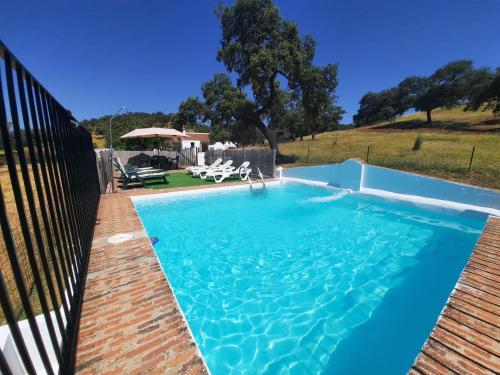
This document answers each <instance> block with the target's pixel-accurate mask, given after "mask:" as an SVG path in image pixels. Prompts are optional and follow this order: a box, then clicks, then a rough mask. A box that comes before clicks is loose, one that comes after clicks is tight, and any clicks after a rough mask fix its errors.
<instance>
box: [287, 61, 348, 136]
mask: <svg viewBox="0 0 500 375" xmlns="http://www.w3.org/2000/svg"><path fill="white" fill-rule="evenodd" d="M337 84H338V81H337V65H336V64H329V65H326V66H325V67H322V68H320V67H314V66H310V67H307V68H305V69H302V72H301V77H300V84H299V85H298V86H297V87H296V89H295V92H296V94H297V96H298V97H300V101H301V104H302V108H303V109H304V116H305V121H306V123H307V125H308V127H309V132H310V134H311V135H312V139H313V140H314V137H315V135H316V133H317V132H318V131H319V130H321V127H322V124H323V122H324V121H325V119H327V118H328V114H329V115H330V117H331V116H340V118H341V113H340V112H338V111H334V110H333V108H334V107H333V103H334V101H335V99H336V96H335V89H336V88H337ZM340 118H339V119H338V120H340ZM332 120H334V121H335V120H336V119H332Z"/></svg>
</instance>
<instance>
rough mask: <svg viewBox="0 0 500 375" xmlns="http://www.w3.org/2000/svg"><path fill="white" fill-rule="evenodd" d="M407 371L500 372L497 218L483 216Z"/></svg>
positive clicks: (499, 230)
mask: <svg viewBox="0 0 500 375" xmlns="http://www.w3.org/2000/svg"><path fill="white" fill-rule="evenodd" d="M409 373H410V374H498V373H500V218H494V217H490V219H489V220H488V223H487V225H486V227H485V229H484V231H483V233H482V235H481V237H480V239H479V241H478V243H477V245H476V248H475V249H474V252H473V253H472V255H471V257H470V258H469V262H468V264H467V266H466V267H465V269H464V271H463V272H462V275H461V276H460V279H459V280H458V283H457V284H456V285H455V289H454V290H453V292H452V293H451V295H450V298H449V300H448V302H447V304H446V307H445V308H444V310H443V312H442V313H441V316H440V317H439V320H438V322H437V323H436V326H435V327H434V329H433V331H432V332H431V334H430V336H429V338H428V339H427V341H426V343H425V344H424V346H423V348H422V351H421V352H420V354H419V356H418V357H417V359H416V361H415V363H414V364H413V367H412V368H411V370H410V372H409Z"/></svg>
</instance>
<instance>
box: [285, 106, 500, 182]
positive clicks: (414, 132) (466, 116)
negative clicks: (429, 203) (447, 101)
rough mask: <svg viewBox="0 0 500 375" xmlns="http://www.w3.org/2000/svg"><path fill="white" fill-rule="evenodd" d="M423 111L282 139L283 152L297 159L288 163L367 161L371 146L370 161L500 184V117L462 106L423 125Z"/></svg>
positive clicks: (422, 171)
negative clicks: (387, 120)
mask: <svg viewBox="0 0 500 375" xmlns="http://www.w3.org/2000/svg"><path fill="white" fill-rule="evenodd" d="M433 114H434V113H433ZM422 116H423V115H422V114H420V113H418V114H413V115H410V116H406V117H403V118H401V119H398V120H397V121H395V122H393V123H381V124H376V125H370V126H367V127H363V128H358V129H352V130H344V131H336V132H327V133H322V134H319V135H317V136H316V139H315V140H314V141H313V140H312V139H311V137H305V138H304V140H303V141H295V142H291V143H285V144H281V145H280V152H281V153H282V154H284V155H286V156H290V157H291V158H292V159H294V160H295V162H294V163H291V164H283V166H284V167H287V166H288V167H293V166H299V165H308V164H322V163H337V162H341V161H343V160H346V159H349V158H360V159H364V160H366V159H367V153H368V146H370V155H369V157H368V162H369V163H370V164H375V165H380V166H384V167H389V168H395V169H400V170H405V171H410V172H415V173H422V174H426V175H430V176H434V177H438V178H444V179H449V180H455V181H459V182H465V183H468V184H472V185H478V186H484V187H489V188H494V189H500V151H499V150H500V117H498V116H497V117H495V116H493V115H492V114H491V113H487V112H486V113H484V112H477V113H470V112H466V113H464V112H462V111H461V109H459V108H458V109H453V110H449V111H446V110H437V111H436V113H435V114H434V119H435V120H436V121H435V123H434V124H432V125H431V126H428V125H426V124H422V122H421V119H420V118H421V117H422ZM417 125H418V126H417ZM456 129H462V130H461V131H459V130H456ZM418 136H421V137H422V139H423V143H422V146H421V149H420V150H418V151H413V150H412V147H413V144H414V143H415V139H416V138H417V137H418ZM474 146H475V153H474V159H473V162H472V168H471V170H470V171H469V162H470V158H471V154H472V149H473V147H474Z"/></svg>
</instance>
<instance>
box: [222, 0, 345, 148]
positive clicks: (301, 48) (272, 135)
mask: <svg viewBox="0 0 500 375" xmlns="http://www.w3.org/2000/svg"><path fill="white" fill-rule="evenodd" d="M216 14H217V15H218V16H219V18H220V20H221V25H222V40H221V47H220V49H219V51H218V53H217V59H218V60H219V61H222V62H223V63H224V65H225V66H226V68H227V69H228V71H230V72H235V73H236V74H237V75H238V79H237V87H238V88H240V89H241V90H243V89H244V88H245V87H247V86H250V87H251V90H252V92H253V98H254V101H253V102H252V105H253V108H252V110H251V111H249V110H250V109H251V106H250V105H249V103H246V104H245V111H244V112H245V117H246V119H247V120H248V124H251V125H253V126H255V127H257V128H258V129H259V131H260V132H261V133H262V134H263V135H264V136H265V138H266V139H267V141H268V143H269V146H270V147H271V148H272V149H276V150H278V143H277V139H276V132H275V131H274V130H273V129H271V128H269V127H268V126H267V125H268V124H267V123H266V122H265V121H266V118H268V116H269V114H270V111H271V110H272V108H273V105H274V103H275V101H276V100H277V97H278V90H279V80H278V77H281V78H280V79H281V80H282V82H286V85H287V86H288V89H290V90H295V89H296V88H297V87H298V86H299V85H301V84H303V83H305V81H302V79H303V78H306V77H307V74H305V72H308V69H310V68H311V67H312V60H313V58H314V51H315V46H316V42H315V41H314V39H312V37H310V36H305V37H304V38H301V37H300V35H299V31H298V28H297V25H296V24H295V23H293V22H290V21H286V20H283V19H282V17H281V16H280V14H279V11H278V9H277V8H276V6H275V5H274V4H273V2H272V1H271V0H237V1H236V3H235V4H234V5H233V6H230V7H223V6H219V7H218V8H217V9H216ZM335 74H336V72H335Z"/></svg>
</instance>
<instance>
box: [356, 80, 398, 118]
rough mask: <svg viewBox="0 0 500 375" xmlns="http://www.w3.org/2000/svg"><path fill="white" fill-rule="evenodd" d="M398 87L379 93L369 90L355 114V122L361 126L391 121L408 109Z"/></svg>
mask: <svg viewBox="0 0 500 375" xmlns="http://www.w3.org/2000/svg"><path fill="white" fill-rule="evenodd" d="M407 109H408V108H407V105H406V104H405V103H404V102H403V101H402V97H401V95H400V90H399V88H398V87H394V88H392V89H387V90H382V91H381V92H379V93H374V92H368V93H367V94H365V95H364V96H363V97H362V98H361V100H360V102H359V110H358V113H357V114H356V115H354V124H355V125H356V126H361V125H365V124H372V123H377V122H381V121H391V120H393V119H394V118H396V117H397V116H400V115H402V114H403V113H404V112H405V111H406V110H407Z"/></svg>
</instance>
